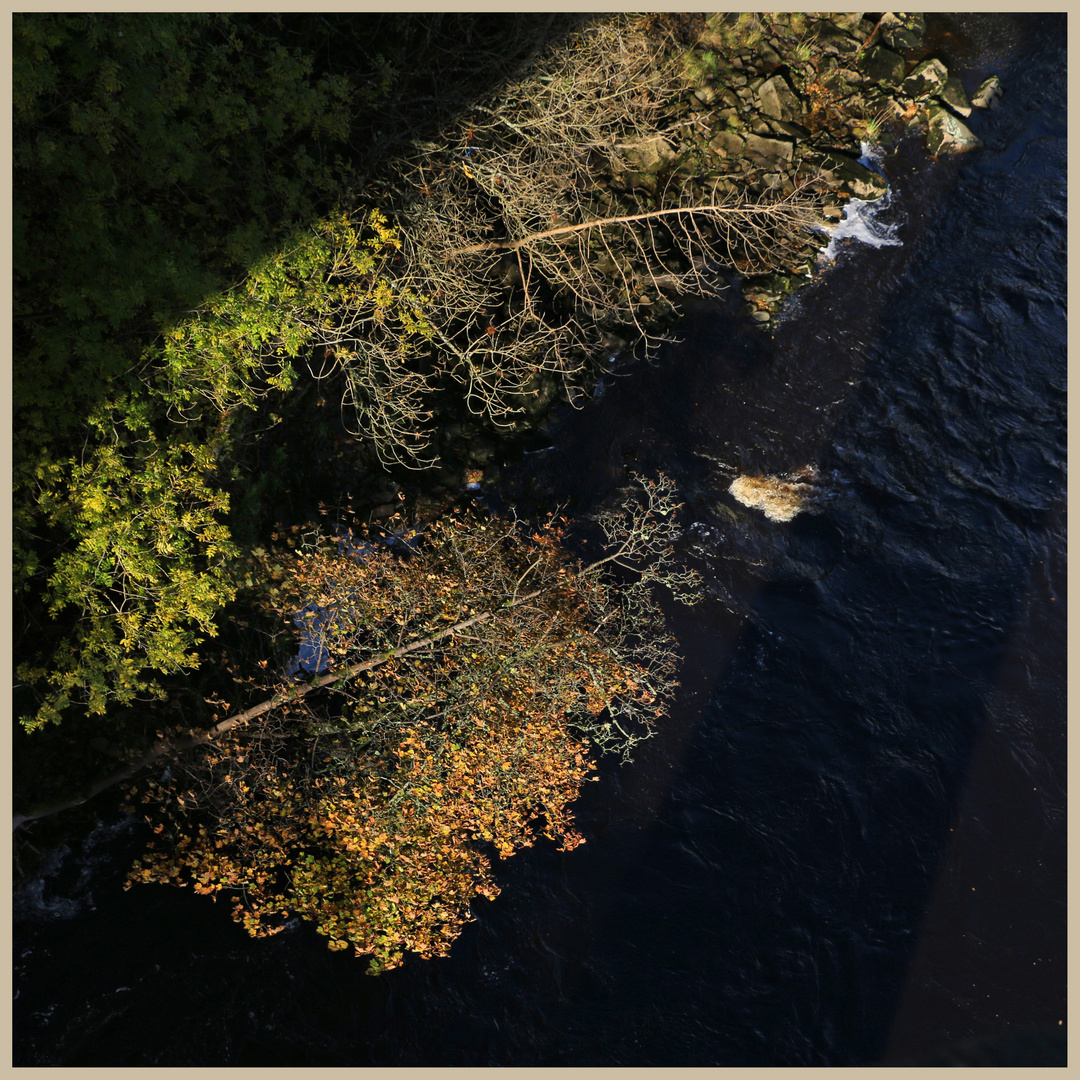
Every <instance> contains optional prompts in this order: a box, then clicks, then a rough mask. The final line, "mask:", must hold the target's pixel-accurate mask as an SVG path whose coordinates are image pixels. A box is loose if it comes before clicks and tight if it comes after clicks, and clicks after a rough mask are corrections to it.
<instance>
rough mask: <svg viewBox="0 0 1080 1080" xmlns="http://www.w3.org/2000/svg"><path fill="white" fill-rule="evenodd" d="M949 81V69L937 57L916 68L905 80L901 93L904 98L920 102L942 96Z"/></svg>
mask: <svg viewBox="0 0 1080 1080" xmlns="http://www.w3.org/2000/svg"><path fill="white" fill-rule="evenodd" d="M948 79H949V69H948V68H947V67H946V66H945V65H944V64H943V63H942V62H941V61H940V60H938V59H937V58H936V57H935V58H931V59H930V60H924V61H923V62H922V63H921V64H918V65H917V66H916V67H915V70H914V71H913V72H912V73H911V74H910V75H909V76H908V77H907V78H906V79H905V80H904V85H903V86H901V88H900V92H901V93H902V94H903V95H904V97H908V98H914V99H915V100H916V101H920V100H922V99H925V98H928V97H931V96H932V95H937V94H940V93H941V92H942V90H943V89H944V88H945V83H946V82H948Z"/></svg>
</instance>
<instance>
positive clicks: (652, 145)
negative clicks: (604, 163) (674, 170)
mask: <svg viewBox="0 0 1080 1080" xmlns="http://www.w3.org/2000/svg"><path fill="white" fill-rule="evenodd" d="M623 154H624V156H625V157H626V159H627V161H628V162H629V163H630V165H631V167H633V168H635V169H637V170H639V171H640V172H649V173H652V172H659V171H660V169H662V168H664V166H665V165H670V164H671V163H672V162H673V161H674V160H675V159H676V158H677V157H678V156H679V155H678V153H677V152H676V151H675V149H674V148H673V147H672V146H671V145H670V143H668V141H667V139H665V138H664V137H663V135H657V136H656V138H654V139H646V140H645V141H644V142H640V143H636V144H635V145H634V146H629V147H625V148H624V149H623Z"/></svg>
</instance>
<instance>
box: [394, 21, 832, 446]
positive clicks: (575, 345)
mask: <svg viewBox="0 0 1080 1080" xmlns="http://www.w3.org/2000/svg"><path fill="white" fill-rule="evenodd" d="M665 46H666V42H665V41H664V39H663V38H662V37H658V36H657V35H656V34H654V33H651V32H650V31H649V30H648V29H647V26H646V24H645V23H644V22H643V21H642V20H640V19H638V18H635V17H631V16H616V17H613V18H610V19H605V20H604V21H603V22H600V23H596V24H593V25H590V26H589V27H588V28H587V29H584V30H580V31H578V32H576V33H574V34H572V35H570V36H569V38H568V39H567V40H564V41H561V42H560V43H559V46H558V48H557V49H555V50H548V51H546V52H544V53H542V54H541V55H540V56H539V57H538V58H537V60H536V62H535V64H534V65H533V67H532V68H531V69H530V70H529V71H528V72H527V73H525V74H524V75H522V76H521V77H520V78H518V79H515V80H513V81H511V82H510V83H509V84H508V85H507V86H505V87H502V88H501V89H500V91H499V93H498V94H497V95H492V96H489V97H488V98H487V99H486V100H484V101H481V102H478V103H476V104H474V105H473V106H472V108H471V109H469V110H466V112H465V114H464V115H463V116H462V117H461V118H459V119H457V120H456V121H455V122H454V123H453V124H452V125H449V126H447V127H446V128H444V130H442V131H441V132H440V133H439V134H438V135H437V136H436V137H434V138H432V139H428V140H426V141H424V140H418V141H417V143H416V149H415V151H414V152H413V153H411V154H403V155H401V156H399V157H398V158H397V159H396V160H395V161H394V162H392V163H391V164H390V166H389V168H388V176H387V179H386V180H385V181H384V182H383V183H382V184H381V185H380V189H379V192H378V198H380V199H381V205H383V206H384V207H385V208H386V210H387V212H388V213H389V214H390V215H391V217H392V218H393V219H394V220H395V221H396V222H397V223H399V224H400V226H401V228H402V233H403V238H404V243H403V246H402V251H401V258H400V259H399V261H398V263H397V264H395V268H394V272H395V276H396V277H397V278H398V279H399V280H401V281H403V282H408V283H409V286H410V288H411V289H412V290H413V291H414V292H416V293H422V294H423V295H424V296H426V297H427V298H428V303H427V304H426V306H425V316H426V318H427V320H428V322H429V323H430V325H431V326H432V328H433V340H434V341H435V342H436V343H437V345H438V347H439V349H440V350H441V351H442V352H443V354H444V360H443V366H445V367H446V368H447V370H448V371H449V373H450V374H451V377H452V378H453V379H454V380H456V381H457V382H458V384H459V385H460V386H461V388H462V392H463V394H464V397H465V401H466V404H467V406H468V408H469V410H470V411H471V412H472V413H473V414H475V415H476V416H479V417H483V418H484V419H486V420H487V421H488V422H490V423H492V424H494V425H495V426H497V427H509V426H513V425H514V424H515V423H517V422H518V421H519V420H520V419H521V418H522V417H523V415H524V414H525V413H527V412H528V411H529V410H530V406H531V403H532V402H533V401H534V400H535V399H536V398H537V397H538V396H539V395H540V394H541V393H542V387H543V384H544V382H545V381H549V382H551V381H555V382H557V383H560V384H561V385H562V386H563V387H564V388H565V389H566V390H567V392H568V394H569V396H570V397H571V398H572V397H573V396H574V395H575V392H576V391H578V390H580V389H581V388H582V386H583V385H585V384H586V383H587V382H588V380H589V378H590V377H591V373H592V372H593V371H594V370H595V367H594V362H595V361H596V360H597V358H598V357H600V356H601V354H602V353H603V351H604V349H605V348H608V349H609V348H610V345H609V344H608V341H609V337H610V335H611V334H613V333H615V334H622V335H625V336H628V337H633V338H636V339H638V340H640V341H644V342H645V343H650V342H653V343H655V342H657V341H659V340H661V339H662V336H663V335H662V332H661V331H660V330H659V329H658V327H657V324H656V320H655V319H653V318H650V309H653V308H654V306H656V308H660V307H663V306H664V305H665V303H666V301H664V297H673V296H678V295H684V294H695V295H710V294H713V293H715V292H716V291H717V290H718V288H719V281H720V278H719V275H718V270H719V268H720V267H722V266H732V267H735V268H737V269H738V270H739V271H740V272H741V273H744V274H761V273H765V272H767V271H770V270H774V269H777V268H778V267H786V266H788V265H789V264H793V263H794V261H795V258H796V255H797V253H799V252H800V251H801V252H802V256H803V257H805V250H804V241H803V240H802V239H801V237H800V234H801V233H806V232H807V231H808V230H810V229H812V228H813V227H815V225H816V223H817V216H816V213H815V199H814V198H812V197H811V196H810V195H809V194H808V188H807V187H805V186H804V187H802V188H796V189H793V190H790V191H781V192H780V193H779V194H777V195H776V196H774V197H770V198H767V199H763V200H761V201H758V202H752V201H751V202H748V201H746V200H744V199H738V198H735V197H730V196H727V195H726V194H725V184H726V177H725V176H724V175H704V176H702V175H697V173H696V172H695V170H694V167H692V166H691V165H685V166H684V165H682V164H680V163H679V162H677V161H676V157H677V155H676V154H675V152H674V151H673V150H672V148H671V146H670V145H669V137H670V130H669V129H670V127H671V121H672V116H673V114H674V112H675V106H676V103H677V99H678V98H679V96H680V95H681V94H683V93H685V92H686V86H685V83H684V80H683V78H682V75H681V67H680V61H679V59H678V57H673V56H670V55H669V54H668V53H667V52H666V49H665ZM715 167H719V161H716V162H715ZM809 179H810V178H807V181H809Z"/></svg>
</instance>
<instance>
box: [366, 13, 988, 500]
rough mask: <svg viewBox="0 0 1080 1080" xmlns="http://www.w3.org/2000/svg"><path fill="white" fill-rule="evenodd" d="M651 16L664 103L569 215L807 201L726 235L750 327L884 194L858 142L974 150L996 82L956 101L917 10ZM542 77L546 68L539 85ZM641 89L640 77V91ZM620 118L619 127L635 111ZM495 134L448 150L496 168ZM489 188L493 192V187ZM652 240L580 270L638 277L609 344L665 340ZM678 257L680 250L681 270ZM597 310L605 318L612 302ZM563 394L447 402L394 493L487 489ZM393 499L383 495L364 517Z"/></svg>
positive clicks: (545, 381)
mask: <svg viewBox="0 0 1080 1080" xmlns="http://www.w3.org/2000/svg"><path fill="white" fill-rule="evenodd" d="M651 18H653V19H655V23H654V29H653V30H652V31H651V32H653V33H655V34H657V35H659V36H661V37H665V38H666V41H667V44H666V45H665V48H664V50H662V52H661V54H660V56H659V58H658V60H657V61H656V63H655V66H654V70H658V71H663V75H662V76H661V77H660V79H659V80H658V86H659V87H660V89H659V93H660V94H661V95H662V96H663V97H664V104H663V106H662V108H660V109H658V110H657V111H656V112H655V113H654V114H653V116H652V117H651V121H650V122H651V124H652V126H649V125H642V124H638V125H637V126H638V130H637V132H636V133H635V137H629V136H628V137H626V138H625V139H624V140H623V141H621V142H619V143H618V145H617V146H614V147H611V148H605V150H604V155H603V157H602V158H601V160H600V163H599V165H594V166H591V167H590V168H589V170H588V171H587V172H586V173H585V174H584V176H582V177H575V178H574V182H575V183H576V184H577V185H578V186H579V187H581V186H585V187H588V188H590V189H591V190H590V191H589V193H588V195H587V196H585V197H583V198H582V199H581V200H580V203H579V207H580V209H579V213H581V214H582V215H583V216H591V217H593V218H604V217H608V216H616V215H620V214H621V215H633V214H648V213H649V212H651V211H657V210H659V209H661V208H664V207H666V206H670V205H672V192H673V191H674V192H678V193H679V194H678V200H679V202H678V205H682V206H709V205H717V204H719V205H721V206H732V207H738V206H751V205H761V204H769V203H777V202H779V203H782V202H784V200H789V201H791V202H799V203H801V204H802V205H803V206H808V207H810V208H811V209H810V221H809V224H810V226H811V227H810V228H809V229H808V228H805V227H800V228H784V227H781V228H778V229H775V230H773V232H772V234H771V240H770V242H769V244H768V250H764V251H763V250H762V234H761V233H754V234H752V235H748V236H746V237H744V238H742V241H741V242H742V245H743V246H742V247H741V248H740V237H739V236H738V235H737V236H736V237H735V240H734V243H733V244H732V243H730V242H729V243H728V246H727V254H728V256H729V257H728V260H727V263H726V264H725V265H724V266H721V267H720V268H719V272H720V273H723V272H724V271H725V270H727V271H728V272H729V273H730V274H731V275H732V276H734V277H736V278H741V285H742V290H743V297H744V299H745V302H746V303H745V311H746V313H747V315H748V316H749V317H750V318H751V319H752V320H754V321H755V322H756V323H758V324H759V325H760V326H761V327H762V328H763V329H767V328H768V326H769V324H770V323H771V322H772V320H773V319H774V318H775V317H776V315H777V313H778V312H779V310H780V308H781V307H782V306H783V304H784V302H785V301H786V299H787V298H788V297H789V296H790V295H791V293H792V292H794V291H795V290H796V289H798V288H799V287H800V286H802V285H804V284H806V283H807V282H809V281H810V280H811V278H812V276H813V275H814V273H815V271H816V269H817V268H818V265H819V252H820V250H821V249H822V248H824V247H825V246H826V245H827V242H828V235H827V230H828V228H829V227H830V226H831V225H834V224H836V223H837V222H839V221H840V220H841V219H842V218H843V214H844V205H845V203H846V202H847V201H848V200H850V199H859V200H863V201H873V200H876V199H879V198H881V197H882V196H884V195H885V193H886V192H887V190H888V183H887V180H886V178H885V177H884V176H883V175H882V174H881V173H880V172H878V171H876V170H875V168H873V167H872V165H871V164H868V163H867V158H866V149H867V146H868V145H871V146H876V147H883V148H886V149H887V148H888V147H889V146H890V145H893V144H894V143H895V142H896V141H898V140H899V139H901V138H903V137H906V136H910V135H920V136H921V137H922V138H923V139H924V144H925V148H926V151H927V153H929V154H931V155H933V156H935V157H936V156H940V155H945V154H957V153H964V152H966V151H970V150H973V149H976V148H977V147H978V146H980V145H981V144H980V142H979V140H978V139H977V138H976V137H975V136H974V135H973V134H972V133H971V131H970V130H969V129H968V128H967V126H966V125H965V123H964V119H965V118H966V117H968V116H969V115H970V114H971V112H972V110H973V109H976V108H989V107H992V106H993V105H995V104H996V102H997V99H998V97H1000V95H1001V86H1000V83H999V82H998V80H997V79H996V78H991V79H988V80H986V82H984V83H983V84H982V85H981V86H980V87H978V88H977V90H976V91H975V92H974V93H973V94H971V96H970V97H969V96H968V94H967V92H966V91H965V88H964V86H963V85H962V84H961V82H960V80H959V79H958V78H956V77H955V76H954V75H952V74H951V73H950V72H949V70H948V68H947V67H946V65H945V64H944V63H943V62H942V60H941V59H940V58H938V57H937V56H935V55H934V54H933V46H932V42H930V41H929V40H928V37H927V29H926V20H925V18H924V17H923V16H922V15H920V14H918V13H902V14H895V13H886V14H883V15H880V16H878V15H876V14H875V15H874V16H873V17H870V16H867V15H864V14H861V13H854V14H850V15H829V16H827V17H818V16H814V15H806V14H801V13H779V14H771V15H768V16H766V15H750V14H746V13H743V14H735V13H719V14H713V15H711V16H708V17H706V16H703V15H702V16H686V15H677V16H676V15H671V16H654V17H651ZM534 77H535V76H534ZM639 77H640V76H639ZM545 78H550V76H543V75H541V76H539V81H540V82H542V81H543V80H544V79H545ZM653 92H654V91H652V90H651V89H649V88H648V87H645V89H644V90H643V95H648V94H650V93H653ZM503 109H504V110H505V112H504V115H503V117H502V118H501V123H502V125H503V132H505V130H506V128H514V127H515V125H516V124H517V123H519V122H521V121H520V117H516V115H515V113H514V112H513V109H512V107H508V106H505V105H504V106H503ZM627 115H628V119H629V120H630V121H631V123H634V122H636V121H637V119H638V118H637V117H635V116H633V114H632V113H628V114H627ZM493 131H494V128H491V129H488V130H487V131H486V132H483V133H482V132H481V131H480V129H479V128H477V129H476V131H475V140H474V132H473V130H472V129H470V131H469V142H468V145H467V148H466V150H465V151H462V150H460V149H459V150H452V151H451V153H456V154H457V155H458V156H459V157H460V155H461V153H463V152H464V153H467V154H468V155H469V157H468V162H469V164H468V165H467V167H466V171H467V172H469V174H470V175H472V173H473V172H476V173H477V174H479V175H481V176H482V175H483V170H484V168H485V163H486V162H487V161H491V160H501V162H502V164H503V166H505V162H506V160H507V155H506V154H505V153H504V152H503V149H502V146H501V145H493V144H492V142H491V140H492V139H496V140H497V139H499V138H501V134H499V133H495V134H493V133H492V132H493ZM448 141H449V140H448ZM612 141H614V140H612ZM496 151H498V152H496ZM450 161H451V165H452V162H453V159H452V158H450ZM498 182H499V178H498V177H496V179H495V181H494V183H495V184H498ZM491 191H492V192H493V193H496V195H497V197H503V196H502V195H501V194H499V193H498V191H497V189H496V188H494V187H492V188H491ZM556 194H557V189H556ZM802 224H803V226H805V224H806V219H805V218H804V219H803V223H802ZM659 235H660V242H659V246H655V245H656V244H657V241H656V236H657V233H654V232H653V231H652V230H651V229H649V230H644V229H643V230H641V231H640V232H639V233H638V234H637V237H636V245H637V246H636V250H635V247H634V244H635V240H634V239H631V238H629V237H627V238H625V239H624V241H623V242H622V243H621V245H620V242H619V241H618V240H616V241H615V243H614V244H613V245H612V246H611V249H610V251H609V253H608V254H605V255H604V256H603V257H602V258H601V259H598V260H594V261H593V262H592V264H591V266H590V267H589V268H588V269H589V272H590V273H591V274H592V275H593V277H594V279H595V280H600V279H602V278H604V277H606V278H607V280H608V282H609V283H611V282H615V283H616V284H618V283H619V279H621V280H622V281H623V282H630V283H634V284H635V285H636V286H637V287H636V288H635V289H633V290H632V292H633V293H635V295H633V296H632V299H631V303H632V305H633V306H632V315H631V318H630V319H625V318H621V319H619V320H617V321H616V322H617V325H615V326H614V329H613V331H610V332H609V333H608V334H607V340H608V341H609V342H610V348H611V351H612V352H614V353H617V352H619V351H620V350H623V349H630V348H632V347H634V346H635V345H636V344H637V341H636V340H635V335H636V333H637V332H639V331H643V332H647V333H649V334H653V335H664V334H667V333H671V332H672V331H673V330H674V329H675V327H676V326H677V319H678V311H677V306H676V305H677V301H678V297H679V294H680V293H682V292H685V291H687V290H686V289H685V288H682V287H680V283H679V281H678V280H677V279H676V278H672V279H671V280H670V281H668V280H665V277H664V275H663V274H658V273H657V270H656V264H663V263H664V258H665V257H666V256H661V257H658V258H657V259H656V260H655V263H654V265H652V266H650V265H649V263H650V257H651V256H652V255H654V254H655V253H656V251H658V250H660V248H661V247H663V245H664V244H665V243H667V244H668V245H669V250H670V248H671V232H670V231H669V232H667V233H663V232H662V231H661V232H660V233H659ZM646 248H651V250H646ZM687 261H688V260H687V259H686V258H685V257H684V258H683V261H682V263H681V265H682V266H683V267H684V268H685V267H686V265H687ZM670 263H671V259H670V258H668V264H670ZM676 263H678V259H676ZM762 263H766V264H767V266H766V267H765V268H764V272H762ZM519 284H520V279H519ZM510 292H511V293H512V292H513V289H512V288H511V290H510ZM609 295H614V291H612V292H611V293H609ZM624 296H625V293H624ZM515 302H517V303H520V297H519V298H517V299H516V300H515V299H514V298H513V297H512V296H511V295H510V294H509V293H508V299H507V300H506V301H505V303H504V308H503V310H506V309H507V308H508V307H512V306H513V304H514V303H515ZM607 317H608V319H609V322H610V309H609V310H608V313H607ZM589 388H590V386H589V384H588V383H586V385H585V389H586V390H588V389H589ZM567 389H568V388H567V387H564V386H561V384H560V380H559V378H558V376H557V375H556V374H554V373H549V374H541V375H540V376H538V378H537V380H536V386H535V388H534V391H533V396H532V397H529V398H528V399H527V400H526V402H525V405H524V414H523V416H522V417H521V419H520V420H518V421H515V422H514V423H512V424H511V425H509V426H508V427H504V428H502V429H501V430H500V429H498V428H497V427H492V426H491V425H488V424H485V423H483V422H482V421H480V420H478V419H477V418H476V417H475V416H470V415H468V414H466V413H465V412H464V411H462V412H461V413H460V414H454V412H453V410H448V412H447V414H446V415H444V417H443V421H442V424H441V430H440V433H439V436H438V442H439V448H440V456H441V459H442V461H441V465H440V468H439V470H438V475H437V476H436V475H435V474H432V475H429V476H428V477H426V478H425V479H424V480H422V481H421V485H422V486H423V487H424V489H425V490H424V493H423V495H422V496H420V495H419V493H416V494H414V492H412V491H411V490H409V488H410V487H411V486H412V485H411V478H409V479H407V480H405V482H404V484H405V487H404V490H401V491H400V498H402V499H403V501H404V502H406V503H407V504H409V505H412V504H413V502H414V501H415V500H416V498H418V497H419V499H420V502H419V505H420V506H422V507H424V508H425V509H426V510H427V511H428V512H433V511H434V510H436V509H437V507H438V506H439V505H443V504H444V503H445V501H446V500H447V499H451V498H453V497H455V495H456V493H459V492H461V491H462V489H463V488H464V487H465V486H466V484H468V485H469V486H470V487H472V488H474V489H475V488H476V487H477V486H478V485H479V483H480V482H483V483H485V484H486V483H490V482H491V481H493V480H494V479H495V478H496V477H497V475H498V462H499V459H500V457H502V456H503V454H504V453H513V452H514V449H513V448H514V447H515V446H517V447H519V448H520V447H521V446H522V445H527V443H528V439H529V438H530V435H531V433H532V432H535V430H536V428H537V426H538V425H542V424H543V420H544V417H545V415H546V413H547V412H548V409H549V406H550V404H551V403H552V402H553V401H554V400H556V398H557V396H558V395H559V394H560V392H562V393H564V394H565V393H567ZM400 506H401V503H400V502H398V503H396V504H395V503H394V502H393V501H391V502H387V501H386V500H385V499H383V500H382V504H381V505H380V507H379V508H378V513H379V514H385V513H387V512H390V511H392V510H395V509H398V508H399V507H400Z"/></svg>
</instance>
